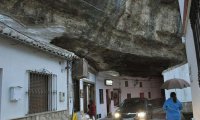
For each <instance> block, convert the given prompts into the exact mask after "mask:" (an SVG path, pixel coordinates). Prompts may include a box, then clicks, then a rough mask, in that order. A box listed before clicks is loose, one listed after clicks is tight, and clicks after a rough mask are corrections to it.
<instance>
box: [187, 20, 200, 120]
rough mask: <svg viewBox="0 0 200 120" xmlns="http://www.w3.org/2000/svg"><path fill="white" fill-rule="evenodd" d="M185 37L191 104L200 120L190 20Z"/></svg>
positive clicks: (198, 90) (197, 118)
mask: <svg viewBox="0 0 200 120" xmlns="http://www.w3.org/2000/svg"><path fill="white" fill-rule="evenodd" d="M185 38H186V52H187V59H188V64H189V71H190V79H191V90H192V106H193V115H194V118H195V120H200V109H199V108H200V104H199V101H200V87H199V82H198V68H197V60H196V52H195V47H194V37H193V33H192V29H191V25H190V22H189V23H188V25H187V32H186V35H185Z"/></svg>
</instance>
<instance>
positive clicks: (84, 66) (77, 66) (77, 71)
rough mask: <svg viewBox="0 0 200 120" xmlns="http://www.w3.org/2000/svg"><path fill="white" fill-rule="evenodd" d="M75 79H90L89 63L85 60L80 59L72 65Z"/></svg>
mask: <svg viewBox="0 0 200 120" xmlns="http://www.w3.org/2000/svg"><path fill="white" fill-rule="evenodd" d="M72 77H73V79H81V78H87V77H88V62H87V61H86V60H85V59H84V58H81V59H78V60H76V61H74V62H73V64H72Z"/></svg>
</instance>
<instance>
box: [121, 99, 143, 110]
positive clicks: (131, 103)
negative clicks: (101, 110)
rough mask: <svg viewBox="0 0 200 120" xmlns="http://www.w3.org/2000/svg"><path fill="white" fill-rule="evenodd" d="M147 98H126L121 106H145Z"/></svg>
mask: <svg viewBox="0 0 200 120" xmlns="http://www.w3.org/2000/svg"><path fill="white" fill-rule="evenodd" d="M145 103H146V102H145V100H142V99H130V100H125V101H124V102H123V103H122V104H121V106H120V107H121V108H128V107H133V106H135V107H136V106H141V107H142V106H143V107H145V105H146V104H145Z"/></svg>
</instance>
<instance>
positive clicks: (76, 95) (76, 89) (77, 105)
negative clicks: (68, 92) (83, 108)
mask: <svg viewBox="0 0 200 120" xmlns="http://www.w3.org/2000/svg"><path fill="white" fill-rule="evenodd" d="M73 85H74V109H73V111H74V112H77V111H80V93H79V91H80V83H79V80H73Z"/></svg>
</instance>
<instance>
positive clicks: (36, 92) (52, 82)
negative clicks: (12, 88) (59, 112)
mask: <svg viewBox="0 0 200 120" xmlns="http://www.w3.org/2000/svg"><path fill="white" fill-rule="evenodd" d="M28 93H29V114H32V113H40V112H46V111H54V110H56V109H57V104H56V103H57V99H56V98H57V97H56V96H57V76H56V75H54V74H47V73H43V72H35V71H30V72H29V91H28Z"/></svg>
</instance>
